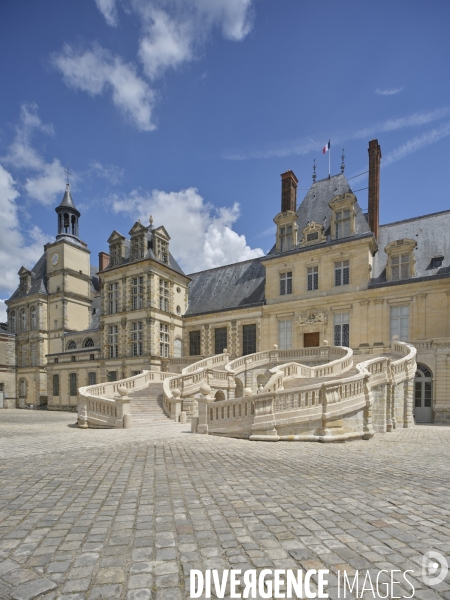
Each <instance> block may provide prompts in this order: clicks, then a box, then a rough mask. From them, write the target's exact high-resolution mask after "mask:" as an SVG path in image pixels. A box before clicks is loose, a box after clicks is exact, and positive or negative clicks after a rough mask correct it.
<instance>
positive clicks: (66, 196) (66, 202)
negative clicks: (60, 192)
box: [55, 183, 80, 216]
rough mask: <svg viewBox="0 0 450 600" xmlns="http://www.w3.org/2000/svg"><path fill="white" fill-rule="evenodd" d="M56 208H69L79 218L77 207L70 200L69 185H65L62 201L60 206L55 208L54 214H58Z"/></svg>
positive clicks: (71, 199)
mask: <svg viewBox="0 0 450 600" xmlns="http://www.w3.org/2000/svg"><path fill="white" fill-rule="evenodd" d="M58 208H71V209H72V210H73V211H75V212H77V213H78V216H80V212H79V211H78V209H77V207H76V206H75V203H74V201H73V198H72V194H71V193H70V184H69V183H66V191H65V193H64V196H63V199H62V200H61V204H60V205H59V206H57V207H56V208H55V210H56V212H59V211H58Z"/></svg>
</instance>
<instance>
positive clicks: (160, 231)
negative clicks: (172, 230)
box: [153, 225, 170, 240]
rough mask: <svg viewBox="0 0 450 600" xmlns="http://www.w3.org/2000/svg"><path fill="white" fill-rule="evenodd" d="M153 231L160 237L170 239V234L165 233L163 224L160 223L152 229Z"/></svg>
mask: <svg viewBox="0 0 450 600" xmlns="http://www.w3.org/2000/svg"><path fill="white" fill-rule="evenodd" d="M153 233H156V235H158V236H159V237H160V238H163V239H166V240H170V235H169V234H168V233H167V229H166V228H165V227H164V225H160V226H159V227H157V228H156V229H154V230H153Z"/></svg>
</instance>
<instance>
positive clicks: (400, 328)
mask: <svg viewBox="0 0 450 600" xmlns="http://www.w3.org/2000/svg"><path fill="white" fill-rule="evenodd" d="M394 335H398V339H399V340H401V341H402V342H407V341H408V338H409V306H391V339H392V336H394Z"/></svg>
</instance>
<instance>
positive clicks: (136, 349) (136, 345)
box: [131, 321, 144, 356]
mask: <svg viewBox="0 0 450 600" xmlns="http://www.w3.org/2000/svg"><path fill="white" fill-rule="evenodd" d="M143 338H144V332H143V325H142V321H138V322H137V323H133V325H132V329H131V339H132V343H131V355H132V356H142V354H143V353H144V344H143V341H142V340H143Z"/></svg>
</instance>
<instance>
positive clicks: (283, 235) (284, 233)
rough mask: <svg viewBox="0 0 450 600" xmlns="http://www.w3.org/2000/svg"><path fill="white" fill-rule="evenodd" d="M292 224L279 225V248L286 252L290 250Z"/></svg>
mask: <svg viewBox="0 0 450 600" xmlns="http://www.w3.org/2000/svg"><path fill="white" fill-rule="evenodd" d="M292 245H293V244H292V225H286V226H285V227H280V250H281V252H287V251H288V250H292Z"/></svg>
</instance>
